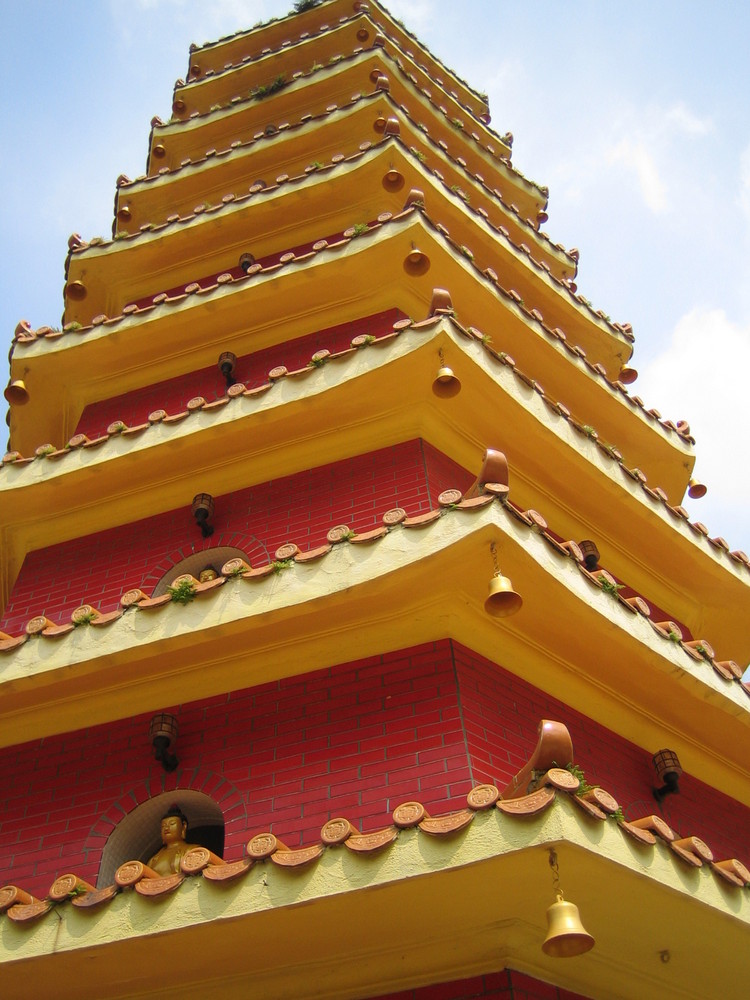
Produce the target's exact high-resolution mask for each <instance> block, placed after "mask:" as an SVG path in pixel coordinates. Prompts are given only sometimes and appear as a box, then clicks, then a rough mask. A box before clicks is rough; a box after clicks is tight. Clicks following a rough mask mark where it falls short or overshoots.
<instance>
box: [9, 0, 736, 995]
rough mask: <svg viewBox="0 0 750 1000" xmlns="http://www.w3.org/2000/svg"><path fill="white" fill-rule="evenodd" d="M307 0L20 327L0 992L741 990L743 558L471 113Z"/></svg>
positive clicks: (483, 114)
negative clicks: (49, 303) (57, 307)
mask: <svg viewBox="0 0 750 1000" xmlns="http://www.w3.org/2000/svg"><path fill="white" fill-rule="evenodd" d="M295 8H296V9H295V11H293V12H292V13H291V14H290V15H289V16H287V17H284V18H282V19H279V20H273V21H270V22H268V23H266V24H263V25H259V26H257V27H255V28H252V29H250V30H247V31H242V32H239V33H237V34H235V35H231V36H229V37H226V38H222V39H220V40H219V41H217V42H214V43H211V44H206V45H203V46H193V47H192V48H191V52H190V58H189V66H188V72H187V75H186V78H185V79H184V80H178V81H177V83H176V85H175V90H174V95H173V103H172V112H173V113H172V117H171V118H170V119H169V121H162V120H160V119H159V118H155V119H153V121H152V122H151V131H150V136H149V144H148V158H147V168H146V172H145V174H144V175H143V176H141V177H136V178H135V179H130V178H128V177H125V176H121V177H119V178H118V180H117V188H116V195H115V204H114V222H113V227H112V237H111V239H110V238H108V239H101V238H94V239H90V240H89V241H88V242H87V241H86V240H84V239H83V238H81V237H80V236H78V235H73V236H72V237H71V239H70V242H69V252H68V255H67V259H66V268H65V286H64V315H63V321H62V324H61V327H60V328H59V329H56V328H52V327H41V328H37V329H34V328H32V326H31V325H30V324H29V323H27V322H25V321H21V322H20V323H19V325H18V327H17V328H16V331H15V336H14V340H13V347H12V352H11V360H10V374H9V381H8V385H7V388H6V390H5V394H6V398H7V399H8V401H9V403H10V444H9V448H8V453H7V454H6V455H5V457H4V459H3V461H2V467H1V468H0V526H1V527H0V532H1V536H0V537H1V547H0V570H1V572H0V606H1V607H2V619H0V629H1V630H2V631H0V696H1V697H0V719H1V721H2V724H1V725H0V744H1V747H0V762H1V764H0V773H1V774H2V779H0V994H1V995H2V997H3V998H4V1000H13V998H22V1000H27V998H29V997H36V996H40V995H43V994H45V993H54V995H55V997H57V998H59V1000H66V998H71V1000H72V998H77V1000H80V997H81V996H86V997H99V998H101V997H117V998H125V997H136V996H137V997H148V996H153V997H165V996H175V997H180V998H181V1000H191V998H193V997H196V998H197V997H198V996H201V997H204V996H207V995H208V996H222V997H227V998H233V997H238V998H239V997H243V998H244V997H247V996H257V997H268V998H274V1000H276V998H287V997H289V998H291V997H294V998H304V997H310V998H312V997H330V998H334V997H335V998H354V1000H363V998H366V997H378V998H381V1000H385V998H389V997H390V998H393V1000H395V998H399V1000H404V998H407V997H408V998H413V1000H438V998H443V1000H444V998H447V997H451V998H454V1000H461V998H468V997H508V998H510V997H514V996H515V997H519V996H525V997H529V998H543V997H556V998H568V1000H570V998H574V997H596V998H598V997H607V998H642V997H659V998H697V997H701V998H706V997H722V998H731V997H739V996H744V993H745V989H744V988H743V987H742V983H743V982H744V983H746V982H747V973H748V959H747V955H748V941H749V937H748V931H749V928H750V895H749V894H748V885H750V871H748V868H747V867H746V864H747V862H748V861H750V856H749V852H748V846H747V831H748V829H750V812H749V810H748V805H749V804H750V752H748V734H749V732H750V698H749V697H748V696H749V695H750V690H749V689H748V687H747V685H745V684H743V682H742V679H741V675H742V671H741V668H740V666H739V665H738V664H746V663H747V662H748V659H749V658H750V635H749V634H748V630H747V617H748V611H750V601H749V599H748V594H749V592H750V591H749V589H748V588H749V585H750V559H748V557H747V555H746V554H744V553H743V552H739V551H732V550H731V546H730V545H729V544H728V543H727V542H726V541H725V540H724V539H723V538H721V537H713V536H712V535H711V534H710V532H709V531H708V530H707V529H706V528H705V526H704V525H702V524H700V523H693V522H691V521H690V519H689V517H688V514H687V512H686V511H685V509H684V508H683V507H682V506H681V504H682V501H683V498H684V496H685V493H686V492H687V491H688V490H690V491H692V493H693V494H695V493H699V492H700V490H701V487H700V485H699V484H696V483H695V482H694V481H693V480H692V479H691V474H692V468H693V464H694V455H693V445H694V441H693V438H692V437H691V433H690V428H689V426H688V425H687V424H686V423H684V422H677V423H675V422H672V421H671V420H668V419H665V418H663V417H662V416H661V414H660V413H659V412H658V411H657V410H655V409H648V408H647V406H646V405H645V404H644V403H643V402H642V400H641V399H639V398H638V396H637V395H634V394H633V392H632V389H631V388H630V387H631V386H632V382H633V381H634V379H635V377H636V373H635V370H634V369H633V368H632V367H631V365H630V359H631V354H632V351H633V332H632V329H631V328H630V326H629V325H628V324H626V323H618V322H614V321H613V320H611V319H610V317H609V316H608V315H607V314H606V313H605V312H603V311H601V310H598V309H596V308H595V307H594V306H592V305H591V304H590V303H589V302H588V300H587V299H586V298H584V297H583V296H582V295H581V294H579V293H578V290H577V287H576V278H577V269H578V252H577V251H575V250H569V249H566V248H565V247H563V246H561V245H559V244H558V243H555V242H554V240H553V239H552V238H551V237H550V236H548V235H547V234H546V233H545V231H544V229H543V226H544V224H545V222H546V220H547V214H546V210H547V200H548V192H547V190H546V188H544V187H541V186H539V185H538V184H536V183H535V182H533V181H531V180H529V179H528V178H526V177H524V175H523V174H522V173H521V172H520V171H519V170H518V169H517V168H516V167H515V166H514V165H513V163H512V157H511V152H512V142H513V137H512V135H510V133H508V134H505V135H500V134H498V133H497V132H496V131H494V130H493V129H492V128H491V127H490V115H489V109H488V105H487V99H486V97H485V96H484V95H483V94H480V93H478V92H477V91H475V90H474V89H473V88H472V87H471V86H470V85H469V84H467V83H466V82H464V81H463V80H461V79H460V78H458V77H457V76H456V74H455V73H454V72H453V71H452V70H450V69H449V68H448V67H447V66H446V65H445V64H444V63H442V62H441V61H440V60H439V59H438V58H436V57H435V56H434V55H432V54H431V53H430V52H429V51H428V50H427V49H426V48H425V46H424V45H423V44H422V43H421V42H420V41H419V40H418V39H417V38H415V37H414V36H413V35H412V34H410V33H409V31H408V30H407V29H406V28H405V27H404V26H402V25H401V24H400V23H399V22H398V21H396V20H395V19H394V18H393V17H392V16H391V15H390V14H389V13H388V11H387V10H386V9H385V8H384V7H382V6H381V4H380V3H379V2H378V0H370V2H369V3H363V2H352V0H325V2H320V3H314V2H304V0H303V2H300V3H297V4H296V5H295ZM571 901H573V902H574V904H575V905H573V906H571V905H570V904H571ZM576 907H577V909H576Z"/></svg>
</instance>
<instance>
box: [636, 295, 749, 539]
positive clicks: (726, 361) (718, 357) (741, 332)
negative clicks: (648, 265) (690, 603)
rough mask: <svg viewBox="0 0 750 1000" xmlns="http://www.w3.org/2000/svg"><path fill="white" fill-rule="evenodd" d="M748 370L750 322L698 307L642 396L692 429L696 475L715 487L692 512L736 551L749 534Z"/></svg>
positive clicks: (654, 365)
mask: <svg viewBox="0 0 750 1000" xmlns="http://www.w3.org/2000/svg"><path fill="white" fill-rule="evenodd" d="M748 366H750V323H748V324H746V325H744V326H743V325H740V324H738V323H736V322H733V321H732V320H731V319H730V318H729V317H728V316H727V315H726V313H725V312H724V310H723V309H701V308H696V309H693V310H692V311H691V312H689V313H688V314H687V315H685V316H683V317H682V318H681V319H680V321H679V322H678V323H677V325H676V327H675V329H674V330H673V332H672V336H671V339H670V341H669V344H668V346H667V347H666V348H665V350H664V351H662V353H661V354H659V355H658V356H657V357H656V358H655V359H654V360H653V361H652V362H651V363H650V364H648V365H647V366H646V367H645V368H644V369H642V371H641V378H640V380H639V384H638V392H639V394H640V395H642V396H643V397H644V398H646V399H647V400H653V401H654V405H656V407H657V408H658V409H659V410H660V411H661V413H662V414H663V415H664V416H666V417H671V418H672V419H684V420H687V421H688V423H689V424H690V428H691V431H692V433H693V435H694V436H695V438H696V456H697V463H696V469H695V472H696V476H697V478H699V479H700V480H701V481H702V482H704V483H706V485H707V486H708V488H709V494H708V496H707V497H706V498H705V500H701V501H698V502H697V503H696V504H691V505H689V506H690V509H691V514H693V515H694V516H695V517H698V518H700V520H702V521H704V522H705V523H706V524H707V525H708V527H709V530H711V532H712V533H713V534H721V535H724V536H725V537H726V538H727V539H728V541H729V543H730V545H732V546H733V547H737V546H738V545H740V546H741V545H742V536H743V535H745V536H746V535H747V509H748V503H750V445H749V444H748V439H747V435H746V428H747V392H746V389H745V385H744V373H745V372H746V371H747V370H748ZM647 405H649V404H648V403H647ZM746 545H747V542H745V546H746ZM743 547H744V546H743Z"/></svg>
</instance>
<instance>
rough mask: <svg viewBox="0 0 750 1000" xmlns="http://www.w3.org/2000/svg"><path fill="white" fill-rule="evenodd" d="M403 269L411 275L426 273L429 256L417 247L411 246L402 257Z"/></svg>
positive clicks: (428, 265) (417, 275)
mask: <svg viewBox="0 0 750 1000" xmlns="http://www.w3.org/2000/svg"><path fill="white" fill-rule="evenodd" d="M404 270H405V271H406V273H407V274H411V275H412V276H413V277H419V276H420V275H422V274H427V272H428V271H429V270H430V258H429V257H428V256H427V254H426V253H424V251H422V250H420V249H419V247H416V246H413V247H412V248H411V250H410V251H409V252H408V254H407V255H406V257H404Z"/></svg>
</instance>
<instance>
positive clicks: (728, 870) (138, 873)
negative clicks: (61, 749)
mask: <svg viewBox="0 0 750 1000" xmlns="http://www.w3.org/2000/svg"><path fill="white" fill-rule="evenodd" d="M579 788H580V782H579V780H578V778H576V777H575V776H574V775H573V774H571V772H570V771H569V770H564V769H562V768H552V769H551V770H549V771H547V772H546V773H545V774H544V775H542V776H541V778H540V779H539V781H538V782H537V783H536V789H535V791H532V792H531V793H530V794H528V795H524V796H521V797H518V798H511V799H503V798H502V797H501V796H500V792H499V791H498V789H497V788H496V787H495V786H494V785H487V784H485V785H477V786H475V787H474V788H472V790H471V791H470V792H469V794H468V795H467V797H466V800H467V808H464V809H460V810H457V811H455V812H450V813H444V814H442V815H440V816H434V817H433V816H430V815H429V813H428V812H427V810H426V809H425V807H424V806H423V805H422V803H421V802H416V801H414V802H404V803H402V804H401V805H399V806H397V807H396V808H395V809H394V810H393V814H392V824H391V825H390V826H387V827H385V828H383V829H381V830H375V831H372V832H370V833H360V832H359V831H358V830H357V829H356V828H355V827H354V826H353V825H352V824H351V823H350V822H349V821H348V820H347V819H345V818H343V817H337V818H336V819H331V820H329V821H328V822H327V823H326V824H325V825H324V826H323V828H322V829H321V831H320V841H319V842H318V843H317V844H312V845H310V846H308V847H301V848H296V849H294V848H292V849H290V848H288V847H287V846H286V845H285V844H283V843H282V842H281V841H280V840H279V839H278V838H277V837H276V836H275V835H274V834H272V833H260V834H257V835H256V836H254V837H253V838H252V839H251V840H250V841H249V842H248V844H247V856H246V857H244V858H241V859H240V860H239V861H233V862H225V861H224V860H223V859H222V858H219V857H217V856H216V855H214V854H212V853H211V851H209V850H208V849H207V848H204V847H195V848H192V849H191V850H190V851H188V852H187V853H186V854H185V855H183V857H182V859H181V862H180V868H181V871H180V872H179V873H177V874H174V875H167V876H159V875H158V874H157V873H156V872H154V871H152V870H151V869H149V868H148V867H147V866H146V865H144V864H143V862H140V861H128V862H125V864H123V865H121V866H120V867H119V868H118V869H117V872H116V873H115V883H114V885H110V886H105V887H104V888H101V889H95V888H94V887H93V886H91V885H90V884H89V883H87V882H85V881H84V880H83V879H81V878H79V877H78V876H77V875H75V874H73V873H70V874H66V875H62V876H61V877H60V878H58V879H56V880H55V882H54V883H53V884H52V886H51V887H50V890H49V893H48V895H47V897H46V898H45V899H43V900H39V899H36V898H35V897H33V896H31V895H30V894H29V893H27V892H25V891H24V890H23V889H21V888H19V887H17V886H14V885H7V886H4V887H3V888H0V913H3V912H5V913H6V914H7V916H8V917H9V918H10V919H11V920H12V921H13V922H15V923H20V924H26V923H32V922H33V921H35V920H37V919H39V918H40V917H42V916H44V915H45V914H46V913H48V912H49V910H50V909H52V907H53V906H55V905H57V904H59V903H63V902H66V901H68V900H70V902H71V903H72V905H73V906H75V907H76V908H81V909H91V908H94V907H97V906H99V905H101V904H104V903H107V902H109V901H110V900H111V899H113V898H114V896H115V895H116V894H117V893H118V892H122V891H126V890H127V889H134V890H135V891H136V892H137V893H138V894H139V895H141V896H147V897H151V898H155V897H162V896H165V895H168V894H169V893H171V892H173V891H174V890H175V889H178V888H179V886H180V885H181V884H182V883H183V881H184V879H185V877H186V876H187V877H190V876H197V875H201V876H202V877H203V879H204V880H206V881H208V882H230V881H234V880H235V879H238V878H241V877H242V876H244V875H246V874H247V873H248V872H249V871H250V869H251V868H252V867H253V866H254V865H256V864H258V863H260V862H264V861H270V862H271V864H274V865H276V866H278V867H281V868H285V869H298V868H303V867H306V866H308V865H310V864H312V863H314V862H316V861H317V860H318V859H319V858H320V857H321V856H322V854H323V852H324V851H325V850H327V849H335V848H337V847H341V846H342V845H343V846H344V848H346V849H348V850H349V851H350V852H352V853H354V854H361V855H368V854H373V853H375V852H377V851H382V850H385V849H386V848H390V847H392V845H393V844H394V843H396V841H397V840H398V837H399V832H400V831H401V830H406V829H410V828H414V827H416V828H417V829H418V830H419V832H420V833H421V834H425V835H426V836H428V837H436V838H449V837H453V836H456V835H457V834H459V833H460V832H462V831H464V830H466V829H467V828H468V827H470V825H471V823H472V821H473V820H474V817H475V815H476V814H477V813H478V812H480V811H483V810H489V809H494V810H498V811H499V812H501V813H502V814H503V816H504V817H508V818H509V820H508V821H511V822H512V821H513V819H514V818H517V817H525V816H534V815H537V814H539V813H542V812H544V811H545V810H546V809H548V808H549V807H550V806H551V805H552V804H553V803H554V801H555V799H556V796H557V795H558V794H563V795H566V796H567V797H568V798H569V799H570V800H571V801H573V802H574V803H575V804H576V805H577V806H578V807H579V808H580V809H581V810H582V812H583V813H584V814H585V815H586V816H587V817H588V818H590V819H594V820H598V821H600V822H605V821H606V820H607V819H608V818H614V819H615V821H616V822H617V823H618V825H619V827H620V829H621V830H623V832H624V833H625V834H626V835H628V836H630V837H632V838H633V839H634V840H636V841H637V842H638V843H639V844H641V845H646V846H648V847H655V845H656V843H657V841H658V842H659V843H660V844H663V845H665V848H664V849H665V850H669V851H671V857H672V859H673V860H674V862H675V864H678V863H679V862H681V863H683V864H686V865H688V866H689V867H691V868H701V867H703V865H704V864H707V865H709V866H710V868H711V870H712V871H713V873H714V874H715V875H716V877H717V878H718V879H719V880H720V881H721V883H722V884H729V885H730V886H732V887H733V888H739V889H741V888H744V887H746V886H748V885H750V871H748V869H747V867H746V866H745V865H744V864H743V863H742V862H741V861H738V860H737V859H736V858H728V859H726V860H723V861H716V860H714V856H713V852H712V851H711V849H710V847H709V846H708V845H707V844H706V843H705V842H704V841H702V840H701V839H700V838H699V837H691V836H688V837H678V835H677V834H676V833H675V831H674V830H672V828H671V827H670V826H669V825H668V824H667V823H666V822H665V821H664V820H663V819H662V818H661V817H659V816H643V817H641V818H639V819H636V820H632V821H626V820H625V819H624V818H623V817H622V813H621V810H620V808H619V806H618V804H617V801H616V799H615V798H614V797H613V796H612V795H611V794H610V793H609V792H607V791H605V790H604V789H602V788H593V789H589V790H588V791H586V792H585V793H584V794H580V793H578V789H579Z"/></svg>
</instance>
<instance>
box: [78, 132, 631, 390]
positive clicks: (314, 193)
mask: <svg viewBox="0 0 750 1000" xmlns="http://www.w3.org/2000/svg"><path fill="white" fill-rule="evenodd" d="M325 131H326V130H325V128H323V132H325ZM389 169H395V170H396V171H397V172H398V174H399V177H400V179H399V181H398V183H397V184H393V185H391V184H389V182H388V171H389ZM281 176H282V180H281V183H280V184H279V190H278V195H277V196H275V197H272V192H268V193H267V194H266V195H263V194H262V192H259V193H258V195H255V196H251V195H248V194H246V195H245V196H244V197H243V196H241V197H240V200H239V201H232V202H231V203H229V204H226V205H221V203H220V202H219V205H218V210H211V211H210V212H205V213H201V214H198V215H194V216H192V218H188V219H185V220H184V221H180V222H176V223H175V224H174V225H165V226H163V227H162V228H160V229H158V230H156V231H155V232H153V233H144V234H140V235H137V236H134V237H132V238H130V239H124V240H115V241H113V242H109V243H104V244H95V245H91V246H88V247H83V248H82V249H80V250H77V251H75V252H74V253H73V254H72V255H71V256H70V258H69V262H68V274H67V280H68V283H72V282H80V283H81V284H82V285H83V286H84V287H85V288H86V298H85V299H84V300H83V301H74V302H70V303H69V304H68V306H67V311H66V316H67V319H68V321H76V322H79V323H82V324H84V325H88V324H90V322H91V320H92V319H93V318H94V317H95V316H98V315H100V314H103V315H105V316H117V315H119V314H120V313H121V312H122V309H123V307H124V306H125V305H126V304H127V303H128V302H134V301H136V300H140V299H142V298H144V297H148V296H153V295H155V294H157V293H158V292H160V291H162V290H164V289H168V288H175V287H177V286H179V285H183V286H184V285H186V284H187V283H188V282H190V281H193V280H198V279H200V278H203V277H204V276H205V275H208V274H211V273H215V272H219V271H221V270H224V269H227V270H228V269H231V268H235V269H236V268H237V262H238V260H239V256H240V254H241V253H243V252H244V251H246V250H251V251H252V253H253V255H254V256H255V257H256V258H258V259H260V258H263V257H265V256H267V255H270V254H272V253H278V252H280V251H282V250H288V249H289V247H290V246H295V245H297V246H299V245H304V244H305V243H311V242H313V241H314V240H316V239H319V238H320V237H321V236H323V235H330V234H331V233H335V232H341V231H343V230H345V229H347V227H349V226H351V225H353V224H354V223H356V222H373V221H374V220H376V219H377V217H378V216H379V215H380V214H381V213H383V212H391V213H398V212H400V211H401V209H402V207H403V204H404V198H405V197H406V195H407V194H408V192H409V190H410V189H411V188H419V189H420V190H423V191H424V192H425V211H426V213H427V215H428V217H429V218H430V219H432V220H434V222H435V224H437V225H439V226H441V227H442V230H443V231H445V232H446V233H449V234H450V238H451V239H452V241H453V242H454V243H455V244H456V245H457V246H458V247H460V248H462V252H463V253H464V254H466V255H469V254H473V259H474V262H475V264H476V266H477V268H479V269H480V270H485V269H486V268H492V269H493V270H494V271H495V272H496V273H497V275H498V281H499V284H500V285H501V286H502V287H504V288H506V289H514V290H515V291H516V292H517V293H518V294H519V295H520V296H521V299H522V300H523V301H525V303H526V305H527V307H528V308H536V309H538V310H539V311H540V312H541V313H542V315H543V316H544V318H545V321H546V323H547V325H548V326H549V327H550V328H560V329H562V330H563V331H564V333H565V335H566V336H567V338H568V341H569V343H570V344H571V345H575V346H577V347H582V348H583V349H584V350H585V351H586V352H587V353H588V355H589V356H590V357H591V359H592V361H594V362H598V363H601V364H604V366H605V368H606V370H607V372H608V374H609V377H610V378H612V379H614V378H617V376H618V374H619V371H620V368H621V366H622V365H623V364H624V362H625V361H627V360H628V359H629V357H630V354H631V352H632V347H631V345H630V343H628V342H627V341H626V340H625V338H624V337H623V336H622V335H621V334H618V333H617V332H616V331H615V330H614V329H613V328H612V327H611V326H609V325H607V324H606V323H605V322H604V321H603V320H601V319H600V318H599V317H597V316H595V314H594V313H593V312H592V311H591V310H589V309H587V308H586V307H584V306H582V305H580V304H579V303H578V302H577V301H576V299H575V298H574V297H573V295H572V293H571V292H570V291H569V290H568V288H567V287H565V286H564V285H562V284H561V283H560V282H559V281H557V280H556V279H554V278H553V277H551V275H549V274H547V273H546V272H545V271H544V269H543V268H542V267H540V266H539V264H538V263H536V262H532V261H531V260H530V258H529V256H528V255H527V254H525V253H524V252H523V251H522V250H521V249H520V248H518V247H514V246H513V245H512V243H511V242H510V240H508V239H506V238H505V237H504V236H503V235H502V234H501V233H499V232H497V231H496V230H494V229H493V228H492V227H491V226H490V225H488V224H487V223H486V222H485V221H484V220H483V218H482V217H481V216H479V215H478V214H477V213H475V212H473V211H472V210H471V209H470V208H469V207H468V206H467V205H466V204H465V203H464V201H463V200H462V199H461V198H460V197H459V196H458V195H457V194H454V193H453V192H452V191H451V190H449V187H448V185H447V184H446V183H441V182H440V181H439V180H437V178H435V177H434V176H433V175H432V174H431V173H429V172H428V171H426V170H425V169H424V168H423V167H422V165H421V164H420V163H419V162H418V161H417V160H415V158H414V157H413V156H411V155H410V153H409V152H408V150H407V149H406V148H405V146H404V145H403V143H402V142H401V140H400V139H397V138H392V139H386V140H384V141H381V142H379V143H378V144H377V145H376V146H373V147H372V148H370V149H367V150H362V151H357V152H355V153H354V154H353V155H352V156H351V158H350V159H348V160H347V161H346V162H344V163H341V164H340V166H339V167H338V168H337V167H335V166H334V167H333V168H332V169H331V170H328V171H320V172H316V173H314V174H313V175H311V176H310V177H305V175H304V174H301V175H298V176H297V177H296V178H293V179H291V180H289V181H284V180H283V175H281ZM394 187H395V188H396V190H393V188H394ZM209 204H210V202H209ZM249 232H250V233H252V237H248V233H249Z"/></svg>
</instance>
